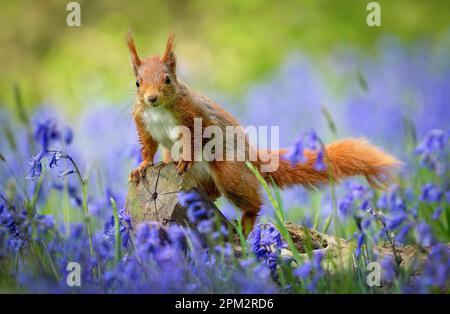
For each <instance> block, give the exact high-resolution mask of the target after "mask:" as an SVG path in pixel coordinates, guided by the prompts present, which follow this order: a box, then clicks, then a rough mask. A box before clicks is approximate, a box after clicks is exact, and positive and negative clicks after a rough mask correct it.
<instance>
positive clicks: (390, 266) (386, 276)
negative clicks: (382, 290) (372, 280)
mask: <svg viewBox="0 0 450 314" xmlns="http://www.w3.org/2000/svg"><path fill="white" fill-rule="evenodd" d="M381 269H382V270H383V275H382V278H383V281H385V282H388V283H393V282H394V280H395V261H394V258H393V257H392V256H391V255H386V256H384V257H383V259H382V261H381Z"/></svg>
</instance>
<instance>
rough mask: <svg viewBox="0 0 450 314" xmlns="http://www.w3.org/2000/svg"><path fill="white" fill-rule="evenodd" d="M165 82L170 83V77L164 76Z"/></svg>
mask: <svg viewBox="0 0 450 314" xmlns="http://www.w3.org/2000/svg"><path fill="white" fill-rule="evenodd" d="M165 83H166V84H170V77H169V76H168V75H167V76H166V81H165Z"/></svg>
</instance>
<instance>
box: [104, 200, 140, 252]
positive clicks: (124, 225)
mask: <svg viewBox="0 0 450 314" xmlns="http://www.w3.org/2000/svg"><path fill="white" fill-rule="evenodd" d="M118 216H119V232H120V235H121V243H122V247H123V248H127V247H128V241H129V239H130V233H131V232H132V230H133V227H132V225H131V218H130V217H129V216H128V215H127V213H126V212H125V210H124V209H121V210H119V212H118ZM115 234H116V231H115V224H114V216H111V217H110V218H109V219H108V220H107V221H106V223H105V226H104V228H103V236H104V237H105V238H106V239H108V240H109V241H111V242H112V243H114V242H115Z"/></svg>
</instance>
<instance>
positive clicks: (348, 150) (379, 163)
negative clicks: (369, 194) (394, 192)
mask: <svg viewBox="0 0 450 314" xmlns="http://www.w3.org/2000/svg"><path fill="white" fill-rule="evenodd" d="M286 152H287V151H286V150H280V152H279V156H280V157H281V158H280V166H279V168H278V170H277V171H275V172H271V173H263V176H264V177H265V178H266V179H267V180H268V182H271V180H269V177H270V176H271V177H272V178H273V181H274V182H275V184H276V185H277V186H279V187H280V188H285V187H290V186H293V185H297V184H300V185H303V186H305V187H307V188H313V187H320V186H321V185H324V184H327V183H329V182H330V180H333V181H334V182H339V181H341V180H342V179H343V178H346V177H351V176H357V175H361V176H364V177H365V178H366V180H367V182H368V183H369V184H370V185H371V186H372V187H374V188H385V187H386V186H387V185H388V183H389V181H390V179H391V170H393V169H395V168H397V167H398V166H400V164H401V163H400V162H399V161H398V160H397V159H395V158H394V157H392V156H391V155H389V154H387V153H385V152H383V151H382V150H380V149H379V148H377V147H374V146H372V145H370V144H369V143H368V142H367V141H366V140H364V139H358V138H349V139H344V140H340V141H337V142H335V143H332V144H330V145H328V146H326V148H325V156H326V157H325V161H326V163H327V166H328V167H327V170H324V171H317V170H315V169H314V163H315V161H316V153H315V152H312V151H309V150H305V152H304V154H305V157H307V159H308V160H307V162H306V163H304V164H302V163H299V164H297V165H295V166H292V165H291V164H290V162H289V161H287V160H285V159H283V155H284V154H285V153H286Z"/></svg>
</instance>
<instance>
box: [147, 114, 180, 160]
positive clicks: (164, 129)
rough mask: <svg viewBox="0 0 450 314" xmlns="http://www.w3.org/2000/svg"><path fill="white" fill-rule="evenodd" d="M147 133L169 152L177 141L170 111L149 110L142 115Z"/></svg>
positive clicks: (174, 122) (175, 125) (174, 124)
mask: <svg viewBox="0 0 450 314" xmlns="http://www.w3.org/2000/svg"><path fill="white" fill-rule="evenodd" d="M142 119H143V121H144V124H145V128H146V130H147V132H149V133H150V134H151V135H152V137H153V138H154V139H155V140H156V141H158V142H159V143H160V144H161V145H163V146H164V147H165V148H166V149H168V150H169V151H170V150H171V148H172V145H173V143H174V142H176V141H177V140H178V132H177V123H176V121H175V119H174V118H173V116H172V114H171V113H170V111H168V110H166V109H164V108H150V109H148V110H146V111H144V113H143V114H142Z"/></svg>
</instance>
